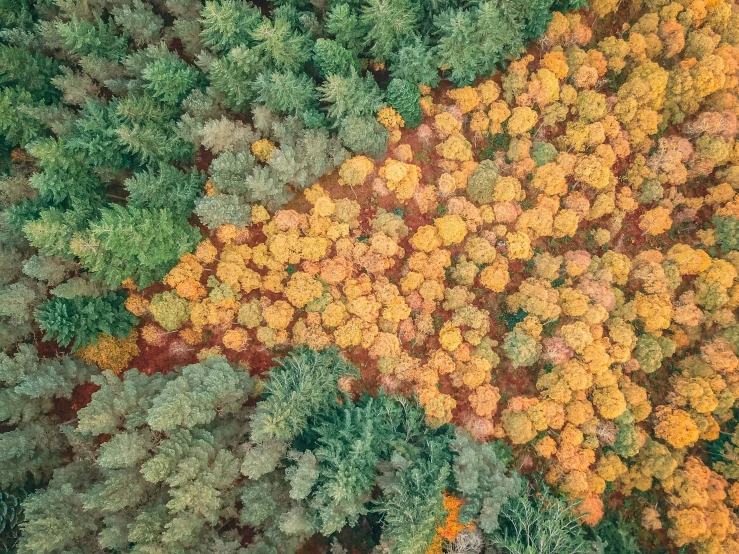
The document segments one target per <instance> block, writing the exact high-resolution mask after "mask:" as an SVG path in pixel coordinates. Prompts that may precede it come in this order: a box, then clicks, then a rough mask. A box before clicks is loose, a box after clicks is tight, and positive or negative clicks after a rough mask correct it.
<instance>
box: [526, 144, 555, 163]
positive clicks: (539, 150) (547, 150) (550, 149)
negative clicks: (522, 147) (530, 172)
mask: <svg viewBox="0 0 739 554" xmlns="http://www.w3.org/2000/svg"><path fill="white" fill-rule="evenodd" d="M557 154H558V152H557V148H556V147H555V146H554V145H553V144H551V143H549V142H540V141H534V147H533V149H532V150H531V159H532V160H534V161H535V162H536V165H537V166H542V165H546V164H548V163H549V162H551V161H552V160H554V158H556V157H557Z"/></svg>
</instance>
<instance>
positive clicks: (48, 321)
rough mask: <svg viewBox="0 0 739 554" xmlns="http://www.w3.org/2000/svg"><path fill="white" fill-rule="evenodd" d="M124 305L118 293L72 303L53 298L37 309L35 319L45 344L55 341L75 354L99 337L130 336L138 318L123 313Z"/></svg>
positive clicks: (123, 295)
mask: <svg viewBox="0 0 739 554" xmlns="http://www.w3.org/2000/svg"><path fill="white" fill-rule="evenodd" d="M125 301H126V295H125V294H124V293H121V292H111V293H108V294H106V295H105V296H102V297H100V296H98V297H84V296H79V297H77V298H73V299H71V300H68V299H66V298H60V297H55V298H52V299H51V300H47V301H46V302H44V303H43V304H42V305H41V306H39V308H38V309H37V310H36V319H37V321H38V324H39V326H40V327H41V329H42V330H43V331H45V333H46V334H45V335H44V338H45V339H46V340H49V339H53V340H56V341H57V342H58V343H59V344H61V345H62V346H68V345H70V344H72V348H73V349H74V350H78V349H80V348H84V347H85V346H87V345H88V344H90V343H92V344H97V339H98V335H99V334H100V333H105V334H106V335H113V336H115V337H125V336H127V335H128V334H129V333H130V332H131V328H132V327H133V326H134V325H135V324H136V323H137V322H138V318H137V317H136V316H134V315H133V314H132V313H131V312H129V311H128V310H126V308H125V306H124V303H125Z"/></svg>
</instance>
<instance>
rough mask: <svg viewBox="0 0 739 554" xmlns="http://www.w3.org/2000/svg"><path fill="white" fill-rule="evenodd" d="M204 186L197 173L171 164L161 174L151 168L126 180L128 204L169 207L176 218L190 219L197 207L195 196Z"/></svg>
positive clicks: (161, 168)
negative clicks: (185, 170)
mask: <svg viewBox="0 0 739 554" xmlns="http://www.w3.org/2000/svg"><path fill="white" fill-rule="evenodd" d="M204 184H205V176H204V175H202V174H201V173H198V172H197V171H190V172H189V173H184V172H182V171H180V170H178V169H177V168H175V167H173V166H171V165H164V166H161V167H160V168H159V171H154V170H152V169H148V170H146V171H142V172H139V173H135V174H134V175H133V177H130V178H129V179H126V181H125V183H124V187H125V188H126V190H127V191H128V203H129V205H130V206H135V207H138V208H169V209H170V210H171V211H172V213H173V214H174V215H175V216H177V217H187V215H188V214H189V213H190V212H192V210H193V208H194V206H195V197H196V196H197V195H198V192H200V190H201V188H202V187H203V185H204Z"/></svg>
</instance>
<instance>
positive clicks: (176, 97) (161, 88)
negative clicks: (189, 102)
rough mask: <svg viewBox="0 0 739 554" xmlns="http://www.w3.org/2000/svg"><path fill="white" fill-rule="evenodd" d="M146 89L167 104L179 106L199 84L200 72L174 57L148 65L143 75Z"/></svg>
mask: <svg viewBox="0 0 739 554" xmlns="http://www.w3.org/2000/svg"><path fill="white" fill-rule="evenodd" d="M142 77H143V80H144V82H145V85H144V88H145V90H147V91H148V92H149V93H150V94H151V95H152V96H153V97H154V98H156V99H157V100H160V101H162V102H164V103H166V104H171V105H178V104H179V103H180V102H181V101H182V100H183V99H184V98H185V96H187V95H188V94H189V93H190V90H191V89H192V88H193V87H195V86H196V85H197V83H198V77H199V74H198V72H197V71H196V70H195V69H194V68H193V67H191V66H189V65H187V64H186V63H185V62H184V61H182V60H181V59H180V58H179V57H177V56H175V55H172V56H168V57H166V58H163V59H159V60H156V61H154V62H152V63H150V64H148V65H147V66H146V67H145V68H144V71H143V73H142Z"/></svg>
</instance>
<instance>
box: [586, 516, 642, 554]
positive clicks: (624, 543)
mask: <svg viewBox="0 0 739 554" xmlns="http://www.w3.org/2000/svg"><path fill="white" fill-rule="evenodd" d="M639 532H640V528H639V525H638V524H637V523H636V522H634V521H627V520H625V519H624V518H623V516H621V514H619V515H618V516H616V515H614V514H612V513H610V514H606V515H605V516H604V517H603V519H601V520H600V522H599V523H598V525H596V526H595V527H594V528H593V533H594V534H595V536H596V537H598V539H600V541H601V542H602V543H603V545H604V548H603V553H604V554H641V552H642V551H641V549H640V548H639V544H638V543H637V536H638V535H639Z"/></svg>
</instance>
